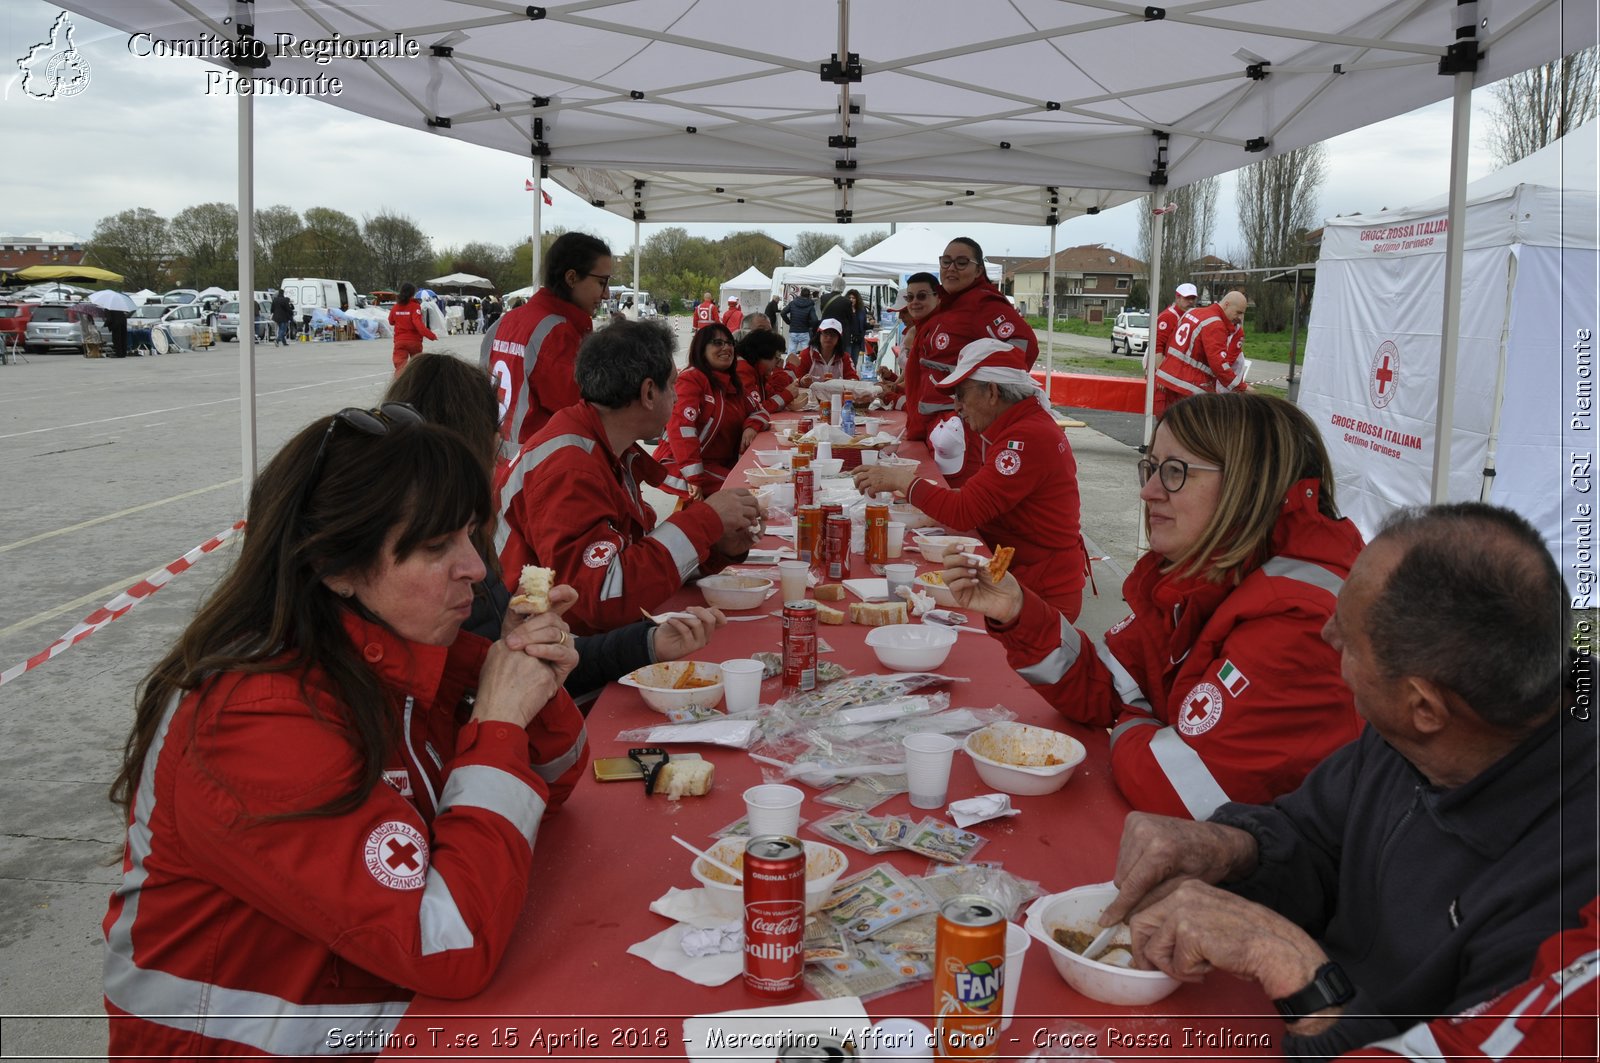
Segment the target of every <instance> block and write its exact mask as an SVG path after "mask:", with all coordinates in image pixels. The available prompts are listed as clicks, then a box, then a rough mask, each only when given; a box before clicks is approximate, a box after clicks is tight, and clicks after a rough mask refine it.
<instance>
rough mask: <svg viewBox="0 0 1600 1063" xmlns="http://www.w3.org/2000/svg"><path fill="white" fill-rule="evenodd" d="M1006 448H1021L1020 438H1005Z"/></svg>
mask: <svg viewBox="0 0 1600 1063" xmlns="http://www.w3.org/2000/svg"><path fill="white" fill-rule="evenodd" d="M1006 449H1007V450H1021V449H1022V440H1020V439H1009V440H1007V441H1006Z"/></svg>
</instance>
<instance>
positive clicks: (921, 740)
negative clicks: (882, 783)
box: [900, 731, 956, 808]
mask: <svg viewBox="0 0 1600 1063" xmlns="http://www.w3.org/2000/svg"><path fill="white" fill-rule="evenodd" d="M900 744H901V746H903V747H904V748H905V751H906V782H907V783H908V784H909V785H910V787H911V805H912V807H913V808H943V807H944V803H945V796H946V795H947V794H948V793H949V791H950V765H951V762H952V761H954V760H955V756H956V740H955V739H954V738H951V737H950V736H949V735H942V734H931V733H928V732H926V731H919V732H917V733H916V734H909V735H906V736H905V737H904V738H902V739H901V740H900Z"/></svg>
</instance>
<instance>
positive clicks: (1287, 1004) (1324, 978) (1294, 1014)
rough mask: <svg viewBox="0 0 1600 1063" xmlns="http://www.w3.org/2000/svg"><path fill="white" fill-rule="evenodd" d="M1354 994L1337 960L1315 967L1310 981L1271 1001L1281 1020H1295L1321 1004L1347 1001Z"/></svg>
mask: <svg viewBox="0 0 1600 1063" xmlns="http://www.w3.org/2000/svg"><path fill="white" fill-rule="evenodd" d="M1355 995H1356V987H1355V984H1354V983H1353V982H1351V981H1350V978H1349V976H1348V975H1346V974H1345V973H1344V968H1342V967H1340V966H1339V965H1338V964H1337V963H1333V962H1331V961H1330V962H1328V963H1325V964H1323V965H1322V966H1321V967H1318V968H1317V973H1316V974H1315V975H1313V976H1312V978H1311V984H1310V985H1308V986H1306V987H1305V988H1304V989H1302V990H1300V991H1299V992H1297V993H1291V994H1289V995H1288V996H1286V997H1280V998H1278V999H1277V1000H1274V1001H1273V1002H1272V1006H1273V1007H1275V1008H1277V1009H1278V1014H1279V1015H1282V1016H1283V1018H1284V1021H1285V1022H1296V1021H1298V1020H1300V1019H1303V1018H1305V1017H1306V1016H1307V1015H1311V1014H1313V1013H1315V1012H1318V1011H1321V1010H1323V1009H1324V1008H1333V1007H1338V1006H1339V1005H1341V1004H1348V1003H1349V1002H1350V1001H1351V999H1353V998H1354V997H1355Z"/></svg>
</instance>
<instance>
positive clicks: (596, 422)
mask: <svg viewBox="0 0 1600 1063" xmlns="http://www.w3.org/2000/svg"><path fill="white" fill-rule="evenodd" d="M674 342H675V341H674V339H673V336H672V333H671V331H670V330H669V329H668V328H667V327H666V326H665V325H663V324H661V323H659V322H655V321H624V322H619V323H617V324H615V325H611V326H609V327H608V328H605V329H601V330H600V331H598V332H595V333H593V334H592V335H590V336H589V338H588V339H586V340H585V341H584V342H583V346H582V347H581V348H579V350H578V361H577V369H576V378H577V383H578V391H579V393H580V394H581V395H582V398H583V401H582V402H579V403H578V404H577V405H575V406H569V407H567V408H566V409H564V410H562V411H560V412H559V413H557V414H556V415H555V416H554V417H552V418H551V419H550V421H549V423H548V424H546V425H545V427H544V428H543V429H542V430H540V431H539V433H538V434H537V435H535V436H534V437H533V438H532V439H530V440H529V441H528V443H527V444H526V445H525V446H524V447H523V448H522V450H521V452H520V453H518V455H517V457H516V460H515V461H513V462H512V463H511V464H510V465H509V466H508V467H507V468H506V469H504V470H502V471H501V473H500V475H499V476H498V477H497V478H496V484H495V488H496V494H497V497H498V499H499V505H500V522H499V526H498V528H497V529H496V531H495V549H496V551H497V552H498V554H499V557H500V570H501V572H503V573H506V574H507V578H508V579H516V578H517V575H518V574H519V573H520V572H521V571H522V568H523V566H524V565H542V566H545V567H548V568H551V569H554V570H555V573H556V577H555V578H556V582H557V583H566V584H570V585H571V586H572V587H574V588H576V589H577V591H578V602H577V604H575V605H574V606H573V607H572V609H571V610H570V611H569V612H568V613H567V614H566V619H567V621H568V623H569V624H570V625H571V627H572V630H573V631H575V632H577V633H578V634H580V635H590V634H595V633H597V632H600V631H606V630H609V629H611V628H614V627H619V626H621V625H623V624H626V623H629V622H631V621H633V620H637V619H638V618H639V611H640V610H641V609H644V610H653V609H655V608H656V607H657V606H659V605H660V604H661V603H662V602H663V601H665V600H666V599H667V598H669V597H671V596H672V595H673V594H674V593H676V592H677V590H678V589H679V588H680V587H681V586H683V583H684V581H685V580H687V579H688V578H689V577H690V576H692V575H694V574H695V573H696V572H715V571H717V570H719V569H721V568H723V567H724V566H726V565H727V564H729V563H730V562H731V561H735V560H739V559H741V558H743V557H744V555H745V554H747V553H748V552H749V550H750V547H751V545H752V544H753V543H754V542H755V541H756V539H757V538H758V537H759V535H760V530H761V525H760V514H759V512H758V510H757V507H756V499H755V496H754V495H753V494H751V493H750V492H749V491H747V490H744V489H742V488H741V489H736V490H723V491H717V492H715V493H714V494H712V495H710V496H708V497H707V498H706V499H705V500H704V501H698V502H686V503H685V504H684V505H683V507H682V508H681V509H679V510H678V511H677V512H676V513H674V514H672V516H670V517H668V518H667V519H666V520H665V521H663V522H661V523H660V524H657V522H656V515H655V512H654V511H653V510H652V509H651V508H650V504H649V503H648V502H646V501H645V500H644V498H643V497H642V496H641V494H640V485H641V484H646V483H648V484H651V485H652V486H657V487H660V486H663V485H665V484H668V483H669V477H668V475H667V472H666V470H664V469H663V468H662V467H661V466H660V465H659V464H657V463H656V461H655V460H654V459H653V458H651V457H650V455H649V453H648V452H646V451H645V450H644V449H643V448H642V447H640V446H639V445H638V442H639V440H641V439H655V438H658V437H659V436H660V435H661V432H662V430H663V429H664V428H665V427H666V423H667V418H668V416H669V415H670V414H671V412H672V404H673V401H674V390H673V384H674V378H675V377H676V376H677V371H676V370H675V369H674V367H673V359H672V355H673V346H674ZM677 486H680V487H682V486H683V485H682V484H679V485H677Z"/></svg>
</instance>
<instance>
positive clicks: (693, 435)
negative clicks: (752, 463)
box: [654, 321, 762, 498]
mask: <svg viewBox="0 0 1600 1063" xmlns="http://www.w3.org/2000/svg"><path fill="white" fill-rule="evenodd" d="M737 361H738V357H737V356H736V355H735V354H734V348H733V333H732V332H730V331H728V326H726V325H724V324H722V323H721V322H719V321H713V322H711V323H710V324H708V325H706V326H704V327H703V328H701V329H699V330H698V331H697V332H695V334H694V339H693V340H691V341H690V342H689V365H688V367H687V368H685V369H684V370H683V371H682V372H681V373H679V374H678V383H677V385H676V387H677V394H676V397H675V398H674V401H673V404H672V415H671V417H670V418H668V420H667V428H666V434H665V435H664V436H663V437H662V440H661V442H660V444H658V445H657V446H656V450H655V454H654V457H655V459H656V461H659V462H660V463H661V464H662V466H663V467H664V468H665V469H667V471H668V472H669V473H672V474H674V475H676V476H678V477H680V478H682V480H683V481H684V482H685V483H687V484H688V485H689V490H688V492H687V494H688V497H690V498H706V497H708V496H710V495H713V494H716V493H717V492H718V491H720V490H722V482H723V481H724V480H726V479H727V478H728V473H729V471H730V470H732V468H733V467H734V465H735V464H736V463H737V462H738V461H739V455H740V454H743V453H744V452H745V451H746V450H748V449H749V448H750V444H751V442H753V441H754V440H755V437H756V435H757V434H758V433H759V432H760V431H761V427H762V420H761V418H759V417H757V416H756V415H755V414H756V411H755V409H754V408H753V407H752V406H751V405H750V403H749V402H748V401H747V400H746V398H745V392H744V389H743V388H742V387H741V386H740V384H739V371H738V368H737V366H736V364H735V363H737ZM663 490H666V491H671V492H672V493H674V494H684V492H683V491H680V490H677V489H676V488H673V487H670V486H667V487H663Z"/></svg>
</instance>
